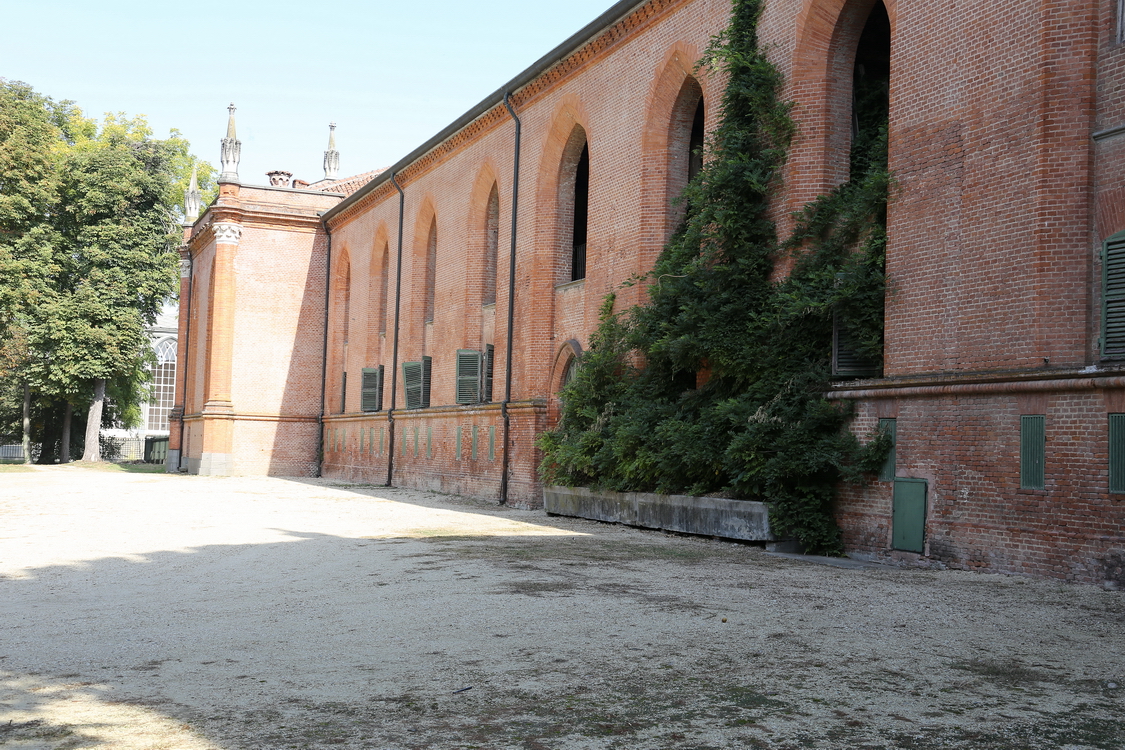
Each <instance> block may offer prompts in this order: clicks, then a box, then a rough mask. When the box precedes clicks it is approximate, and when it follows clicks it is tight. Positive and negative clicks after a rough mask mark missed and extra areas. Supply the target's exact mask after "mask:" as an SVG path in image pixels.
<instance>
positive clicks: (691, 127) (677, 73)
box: [636, 42, 717, 273]
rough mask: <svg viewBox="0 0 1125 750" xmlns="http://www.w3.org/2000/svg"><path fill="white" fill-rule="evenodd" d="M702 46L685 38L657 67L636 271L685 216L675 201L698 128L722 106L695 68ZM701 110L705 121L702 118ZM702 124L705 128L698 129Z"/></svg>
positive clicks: (649, 114)
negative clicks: (639, 249)
mask: <svg viewBox="0 0 1125 750" xmlns="http://www.w3.org/2000/svg"><path fill="white" fill-rule="evenodd" d="M699 56H700V53H699V51H698V50H697V49H696V48H694V47H692V46H690V45H687V44H685V43H682V42H681V43H678V44H676V45H674V46H673V47H671V48H670V49H669V51H668V54H667V56H666V57H665V60H664V61H663V63H661V65H660V67H659V68H658V69H657V70H656V71H655V72H654V75H653V82H652V86H651V89H650V91H649V95H648V112H647V114H646V120H645V129H644V135H643V143H642V154H643V155H642V166H641V191H642V193H641V202H642V206H643V208H642V211H643V214H644V215H645V216H652V217H654V218H655V220H653V221H648V222H646V223H645V227H644V230H643V231H644V232H645V235H644V240H643V246H642V248H641V252H640V253H639V254H638V258H637V262H638V267H637V269H636V271H637V273H645V272H647V271H648V270H649V269H651V268H652V266H653V264H654V263H655V262H656V258H657V256H658V255H659V254H660V251H661V250H662V249H663V247H664V244H665V243H666V242H667V241H668V238H669V237H670V236H671V234H672V232H673V231H675V228H676V225H677V224H678V223H679V221H680V219H681V218H682V217H683V211H684V207H683V206H682V205H673V204H674V203H675V201H676V199H677V198H678V197H679V196H680V194H681V193H682V192H683V189H684V187H685V186H686V185H687V182H688V178H689V172H690V170H691V166H692V164H691V158H690V154H691V152H692V151H693V146H695V145H696V144H694V143H693V141H692V136H693V132H694V134H695V135H696V136H697V137H698V136H701V135H702V132H698V131H699V130H702V131H706V130H708V129H709V128H708V125H709V123H710V122H712V121H713V113H714V112H716V111H717V105H716V103H714V102H713V101H712V100H711V97H712V93H711V91H710V88H711V86H710V80H709V79H708V78H707V77H706V76H704V77H702V78H697V77H696V76H695V73H694V67H695V61H696V60H698V59H699ZM697 115H700V116H701V119H702V122H701V123H697V120H696V116H697ZM697 124H700V125H702V126H703V127H702V128H701V129H699V128H696V127H695V126H696V125H697Z"/></svg>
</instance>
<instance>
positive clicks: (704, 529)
mask: <svg viewBox="0 0 1125 750" xmlns="http://www.w3.org/2000/svg"><path fill="white" fill-rule="evenodd" d="M543 505H544V507H545V509H546V511H547V512H548V513H550V514H553V515H557V516H575V517H577V518H590V519H593V520H595V521H608V522H609V523H621V524H626V525H628V526H640V527H641V528H645V529H662V530H664V531H678V532H681V533H684V534H700V535H703V536H717V537H722V538H724V539H739V540H742V541H748V542H774V538H773V535H772V534H771V533H770V517H769V506H767V505H766V504H765V503H759V502H755V501H752V500H727V499H725V498H717V497H691V496H690V495H654V494H650V493H647V492H603V491H595V490H590V489H587V488H585V487H547V488H545V489H544V490H543Z"/></svg>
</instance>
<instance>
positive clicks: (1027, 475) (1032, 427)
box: [1020, 414, 1047, 490]
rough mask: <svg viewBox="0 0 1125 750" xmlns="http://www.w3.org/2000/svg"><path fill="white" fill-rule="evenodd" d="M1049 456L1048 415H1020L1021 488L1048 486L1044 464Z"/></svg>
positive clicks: (1036, 488) (1037, 488)
mask: <svg viewBox="0 0 1125 750" xmlns="http://www.w3.org/2000/svg"><path fill="white" fill-rule="evenodd" d="M1046 457H1047V417H1046V416H1044V415H1042V414H1031V415H1024V416H1022V417H1020V489H1021V490H1041V489H1043V488H1045V487H1046V486H1047V484H1046V480H1045V471H1044V465H1045V464H1046Z"/></svg>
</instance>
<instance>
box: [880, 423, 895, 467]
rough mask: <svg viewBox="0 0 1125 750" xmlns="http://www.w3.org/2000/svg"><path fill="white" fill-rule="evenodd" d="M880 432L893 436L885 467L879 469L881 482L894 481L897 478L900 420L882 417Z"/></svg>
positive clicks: (884, 463)
mask: <svg viewBox="0 0 1125 750" xmlns="http://www.w3.org/2000/svg"><path fill="white" fill-rule="evenodd" d="M879 432H885V433H886V434H888V435H890V437H891V452H890V453H888V454H887V459H886V460H885V461H883V468H881V469H879V481H880V482H893V481H894V480H895V466H896V465H897V462H898V420H897V419H880V420H879Z"/></svg>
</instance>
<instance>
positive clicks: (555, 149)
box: [535, 95, 596, 284]
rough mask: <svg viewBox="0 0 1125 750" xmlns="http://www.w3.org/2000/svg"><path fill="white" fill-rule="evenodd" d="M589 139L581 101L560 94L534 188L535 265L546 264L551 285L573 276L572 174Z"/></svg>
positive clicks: (547, 276) (569, 279) (565, 280)
mask: <svg viewBox="0 0 1125 750" xmlns="http://www.w3.org/2000/svg"><path fill="white" fill-rule="evenodd" d="M589 138H590V129H589V126H588V118H587V116H586V113H585V108H584V107H583V106H582V104H581V101H580V100H579V99H578V98H577V97H575V96H573V95H568V96H566V97H564V98H563V100H562V101H561V102H560V104H559V106H558V109H557V110H556V112H555V115H554V117H553V118H552V120H551V127H550V129H549V130H548V131H547V135H546V139H545V142H544V145H543V151H542V156H541V157H540V160H539V179H538V185H537V187H536V193H537V195H536V204H537V206H536V212H535V214H536V235H537V236H538V237H539V238H541V240H540V241H541V242H542V244H539V245H538V247H537V250H538V256H539V257H538V263H537V265H547V266H549V271H548V269H546V268H544V269H543V270H544V271H547V273H546V274H545V275H544V276H541V278H549V279H551V280H552V281H553V283H555V284H561V283H565V282H568V281H571V280H572V277H573V267H572V265H573V240H574V204H573V201H574V187H575V177H576V176H577V170H578V163H579V161H580V160H581V158H582V152H583V149H584V148H585V147H587V146H588V145H589ZM587 226H590V225H589V223H588V224H587ZM593 239H594V240H595V242H596V238H593ZM589 257H590V255H589V253H587V258H589Z"/></svg>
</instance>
